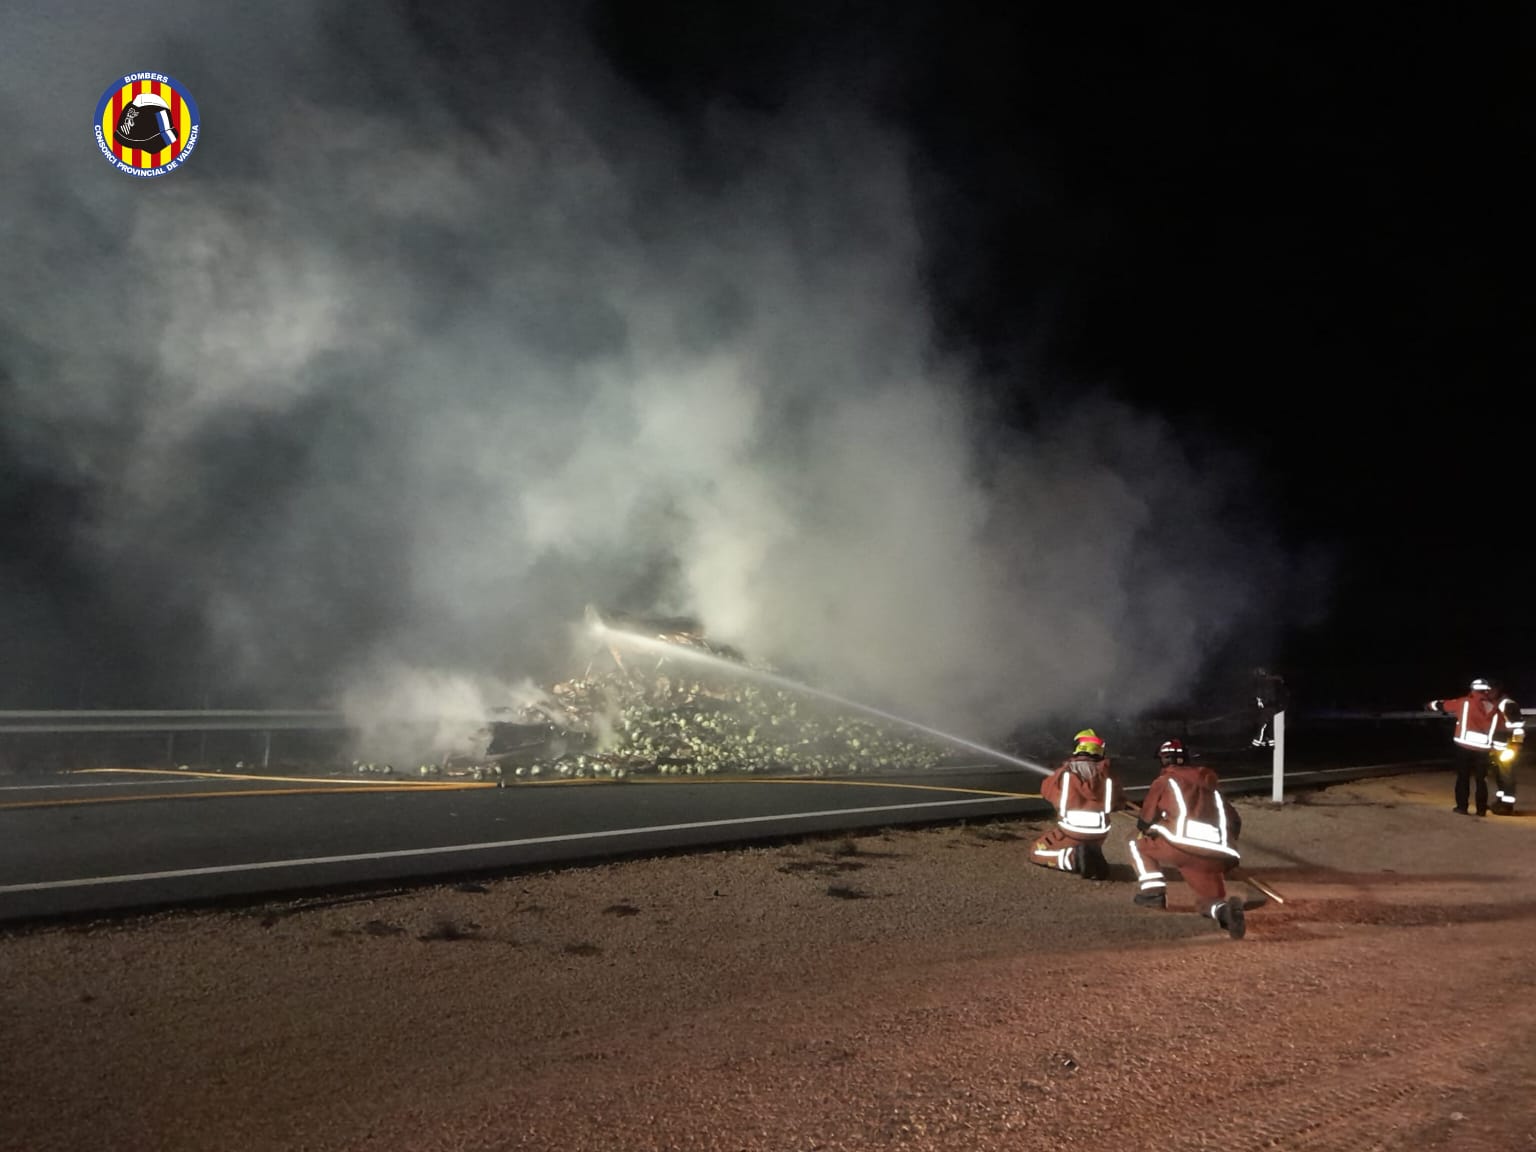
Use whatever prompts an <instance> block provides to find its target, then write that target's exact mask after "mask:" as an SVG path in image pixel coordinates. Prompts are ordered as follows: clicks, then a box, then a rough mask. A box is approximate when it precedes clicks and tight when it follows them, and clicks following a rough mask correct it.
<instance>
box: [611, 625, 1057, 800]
mask: <svg viewBox="0 0 1536 1152" xmlns="http://www.w3.org/2000/svg"><path fill="white" fill-rule="evenodd" d="M586 619H587V627H588V629H589V631H590V632H591V633H592V634H593V635H594V636H596V637H599V638H601V639H602V641H603V642H604V643H607V644H612V645H615V646H618V647H625V648H633V649H638V650H640V651H643V652H654V653H656V654H658V655H662V656H670V657H675V658H676V659H679V660H688V661H691V662H692V663H695V664H702V665H704V666H706V667H709V668H715V669H717V670H719V671H721V672H727V673H730V674H731V675H733V676H740V677H745V678H747V679H751V680H756V681H758V682H759V683H762V684H771V685H773V686H774V687H776V688H782V689H784V690H785V691H786V692H798V693H801V694H802V695H807V696H816V697H819V698H820V699H822V700H828V701H831V702H832V703H834V704H839V705H841V706H842V707H844V708H849V709H852V710H853V711H855V712H863V713H865V714H866V715H869V716H878V717H880V719H882V720H886V721H888V722H890V723H892V724H897V725H900V726H901V727H903V728H909V729H912V730H913V731H916V732H922V733H925V734H926V735H928V736H932V737H933V738H934V739H936V740H940V741H943V742H944V743H946V744H952V745H954V746H956V747H959V748H965V749H968V750H970V751H972V752H976V753H978V754H980V755H982V756H985V757H987V758H988V759H990V760H1000V761H1002V762H1004V763H1006V764H1013V765H1016V766H1017V767H1020V768H1026V769H1028V770H1029V771H1031V772H1034V773H1037V774H1038V775H1041V776H1049V775H1050V774H1051V770H1050V769H1049V768H1046V767H1045V766H1044V765H1041V764H1036V763H1035V762H1034V761H1033V760H1024V759H1021V758H1020V757H1018V756H1010V755H1009V754H1008V753H1007V752H1003V751H1000V750H999V749H997V748H989V747H987V746H986V745H985V744H978V743H976V742H975V741H974V740H967V739H966V738H965V737H964V736H956V735H954V734H953V733H950V732H942V731H940V730H939V729H937V728H930V727H929V726H928V725H926V724H919V723H918V722H917V721H916V720H909V719H907V718H906V717H905V716H897V715H895V714H894V713H891V712H885V711H883V710H881V709H879V708H874V707H871V706H870V705H868V704H860V703H859V702H858V701H857V700H849V699H847V698H846V697H843V696H838V695H835V694H834V693H831V692H824V691H822V690H821V689H820V688H812V687H811V686H810V685H809V684H802V683H800V682H799V681H797V680H791V679H789V678H788V677H785V676H779V675H776V674H775V673H773V672H764V671H761V670H760V669H757V668H752V667H749V666H747V665H744V664H737V663H735V662H733V661H730V660H725V659H722V658H721V657H719V656H716V655H714V654H713V653H709V652H701V651H699V650H698V649H697V648H690V647H688V646H687V645H686V644H674V643H672V642H670V641H667V640H659V639H656V638H655V637H652V636H642V635H640V634H639V633H637V632H627V631H625V630H624V629H622V628H611V627H609V626H608V625H607V624H605V623H603V621H602V618H601V617H599V616H598V615H597V613H596V612H595V611H593V610H592V609H590V608H589V609H588V610H587V617H586Z"/></svg>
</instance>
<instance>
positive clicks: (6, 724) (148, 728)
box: [0, 708, 351, 735]
mask: <svg viewBox="0 0 1536 1152" xmlns="http://www.w3.org/2000/svg"><path fill="white" fill-rule="evenodd" d="M349 727H351V724H350V723H349V722H348V721H347V719H346V717H345V716H344V715H343V714H342V713H340V712H323V711H309V710H303V709H292V710H287V711H262V710H258V709H250V708H228V709H223V710H206V709H205V710H197V711H193V710H185V711H182V710H166V711H136V710H130V711H109V710H105V709H77V710H73V711H9V712H7V711H0V735H4V734H11V733H55V734H57V733H68V732H279V731H288V732H295V731H307V732H336V731H342V730H344V729H346V728H349Z"/></svg>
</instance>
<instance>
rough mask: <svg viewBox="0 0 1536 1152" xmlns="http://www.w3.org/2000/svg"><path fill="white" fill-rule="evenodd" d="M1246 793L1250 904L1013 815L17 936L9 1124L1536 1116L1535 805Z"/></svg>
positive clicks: (1233, 1143) (1190, 1131)
mask: <svg viewBox="0 0 1536 1152" xmlns="http://www.w3.org/2000/svg"><path fill="white" fill-rule="evenodd" d="M1450 794H1451V781H1450V777H1449V776H1448V775H1447V774H1445V773H1430V774H1422V775H1414V776H1404V777H1394V778H1388V779H1381V780H1372V781H1360V782H1356V783H1351V784H1347V785H1340V786H1336V787H1333V788H1330V789H1327V790H1325V791H1319V792H1315V793H1311V794H1308V795H1306V796H1303V797H1301V798H1300V799H1301V801H1302V802H1298V803H1293V804H1287V805H1285V806H1284V807H1282V808H1280V809H1275V808H1274V807H1272V806H1271V805H1270V804H1268V803H1267V802H1265V801H1260V800H1243V801H1240V802H1239V803H1240V805H1241V806H1242V807H1243V810H1244V811H1243V817H1244V842H1243V845H1242V847H1243V850H1244V865H1245V868H1246V869H1247V871H1248V872H1249V873H1250V874H1251V875H1252V876H1254V877H1256V878H1258V879H1260V880H1262V881H1263V882H1264V883H1265V884H1266V885H1267V886H1268V887H1270V888H1271V889H1272V890H1273V891H1274V892H1276V893H1278V894H1279V895H1280V896H1281V897H1282V898H1283V900H1284V903H1283V904H1280V903H1276V902H1274V901H1270V900H1266V898H1264V897H1263V896H1262V895H1261V894H1260V893H1259V891H1258V889H1256V888H1251V887H1249V886H1247V885H1245V884H1242V883H1237V884H1234V885H1233V890H1234V891H1236V892H1239V893H1242V894H1245V895H1248V896H1249V897H1250V901H1249V908H1250V911H1249V913H1248V935H1247V937H1246V938H1245V939H1244V940H1242V941H1232V940H1229V939H1228V938H1227V937H1226V935H1225V934H1224V933H1222V932H1220V931H1219V930H1218V929H1216V928H1215V926H1214V925H1213V924H1212V923H1211V922H1210V921H1209V920H1204V919H1201V918H1199V917H1197V916H1195V915H1193V913H1192V911H1191V910H1190V905H1189V898H1188V893H1187V891H1186V890H1184V888H1183V886H1182V885H1180V884H1175V885H1174V886H1173V888H1172V889H1171V891H1170V904H1171V908H1170V910H1169V911H1168V912H1166V913H1158V912H1152V911H1148V910H1143V909H1137V908H1134V907H1133V906H1132V905H1131V902H1130V897H1131V892H1132V890H1133V888H1132V885H1131V884H1130V882H1129V877H1130V872H1129V867H1128V865H1127V864H1126V863H1125V861H1126V853H1125V850H1124V843H1123V842H1124V838H1125V835H1126V833H1127V832H1128V831H1129V829H1128V828H1121V829H1120V830H1119V832H1118V834H1117V837H1116V839H1115V840H1114V841H1113V842H1112V844H1111V846H1110V849H1109V856H1110V859H1111V860H1112V861H1113V862H1115V864H1116V869H1115V877H1114V879H1112V880H1111V881H1110V882H1107V883H1090V882H1086V881H1081V880H1078V879H1076V878H1075V877H1070V876H1066V875H1062V874H1057V873H1048V872H1046V871H1044V870H1042V869H1039V868H1035V867H1033V866H1031V865H1030V864H1029V863H1028V861H1027V853H1028V849H1029V845H1030V842H1031V839H1032V837H1033V835H1034V834H1035V832H1036V830H1037V829H1038V828H1039V827H1040V825H1039V824H1037V823H1033V822H1029V821H1023V820H1014V821H999V822H993V823H985V824H971V825H966V826H952V827H944V828H931V829H905V830H891V831H887V832H879V833H870V834H861V835H857V836H851V837H841V838H826V839H817V840H804V841H798V842H794V843H782V844H773V845H765V846H761V847H754V848H746V849H739V850H735V851H730V852H699V853H691V854H685V855H677V856H671V857H665V858H659V859H649V860H635V861H626V862H615V863H606V864H598V865H593V866H587V867H579V868H578V867H573V868H562V869H558V870H551V871H547V872H539V873H530V874H523V875H517V876H510V877H506V878H504V879H500V880H495V881H490V882H486V883H483V884H478V885H466V886H461V887H454V886H444V887H437V888H422V889H415V890H412V891H410V892H405V893H400V894H397V895H385V896H376V897H371V898H368V899H353V900H347V901H343V902H334V903H326V902H323V901H301V902H293V903H285V904H270V905H264V906H260V907H248V908H242V909H238V910H222V911H201V912H179V913H167V914H163V915H156V916H152V917H142V918H137V919H129V920H119V921H113V922H103V923H101V924H96V925H75V926H56V927H48V928H40V929H32V930H29V931H22V932H12V933H10V934H7V935H0V973H3V979H0V1021H3V1024H0V1027H3V1029H4V1043H3V1044H0V1149H5V1150H11V1149H15V1150H18V1152H19V1150H26V1152H45V1150H50V1149H70V1150H73V1149H103V1148H107V1149H113V1150H115V1152H130V1150H138V1149H144V1150H158V1152H169V1150H179V1149H208V1150H214V1149H217V1150H220V1152H232V1150H239V1149H263V1150H265V1149H284V1150H292V1149H315V1150H327V1152H329V1150H343V1149H379V1150H382V1149H390V1150H394V1149H411V1150H417V1149H420V1150H428V1149H463V1150H469V1149H484V1150H492V1149H550V1150H555V1149H559V1150H562V1152H580V1150H584V1149H604V1150H607V1149H613V1150H620V1149H622V1150H631V1149H636V1150H639V1149H678V1150H684V1149H700V1150H705V1149H708V1150H715V1149H739V1150H743V1152H755V1150H763V1152H768V1150H772V1152H788V1150H791V1149H794V1150H810V1149H826V1150H833V1149H844V1150H864V1149H887V1148H901V1149H954V1150H956V1152H959V1150H962V1149H964V1150H971V1152H986V1150H990V1149H1005V1148H1006V1149H1010V1150H1018V1149H1034V1148H1040V1149H1060V1148H1063V1147H1077V1148H1085V1149H1099V1148H1103V1149H1123V1148H1127V1147H1158V1148H1162V1149H1173V1150H1181V1149H1202V1148H1210V1149H1216V1148H1220V1149H1224V1150H1227V1152H1242V1150H1245V1149H1255V1150H1257V1149H1269V1148H1281V1147H1283V1148H1286V1149H1304V1150H1305V1149H1313V1150H1331V1149H1350V1150H1352V1152H1354V1150H1362V1152H1363V1150H1372V1149H1376V1150H1396V1149H1403V1150H1407V1149H1437V1148H1444V1149H1457V1150H1477V1149H1488V1150H1490V1152H1491V1150H1498V1152H1509V1150H1512V1149H1519V1148H1536V1091H1533V1089H1536V996H1532V994H1531V987H1532V985H1533V984H1536V960H1533V959H1532V957H1536V888H1533V885H1532V880H1533V879H1536V838H1533V835H1536V817H1533V816H1530V815H1526V814H1521V815H1517V816H1513V817H1503V818H1488V819H1483V820H1478V819H1475V818H1469V817H1460V816H1456V815H1454V814H1452V813H1451V811H1450Z"/></svg>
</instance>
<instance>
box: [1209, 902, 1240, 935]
mask: <svg viewBox="0 0 1536 1152" xmlns="http://www.w3.org/2000/svg"><path fill="white" fill-rule="evenodd" d="M1213 915H1214V916H1215V918H1216V923H1218V924H1220V925H1221V926H1222V927H1223V928H1225V929H1226V930H1227V935H1228V936H1230V937H1232V939H1234V940H1241V939H1242V938H1243V934H1244V933H1245V932H1247V931H1248V917H1247V914H1246V913H1244V911H1243V898H1242V897H1241V896H1228V897H1227V902H1226V903H1225V904H1218V905H1216V907H1215V908H1214V909H1213Z"/></svg>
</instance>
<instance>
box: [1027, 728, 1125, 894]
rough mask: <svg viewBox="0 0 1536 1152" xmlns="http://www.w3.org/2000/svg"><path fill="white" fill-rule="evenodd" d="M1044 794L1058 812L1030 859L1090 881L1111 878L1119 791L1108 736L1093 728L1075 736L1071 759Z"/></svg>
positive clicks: (1043, 786)
mask: <svg viewBox="0 0 1536 1152" xmlns="http://www.w3.org/2000/svg"><path fill="white" fill-rule="evenodd" d="M1040 795H1041V796H1043V797H1044V798H1045V799H1046V800H1047V801H1048V802H1049V803H1050V805H1051V807H1052V808H1054V809H1055V810H1056V826H1055V827H1054V828H1052V829H1051V830H1050V831H1049V832H1047V833H1046V834H1045V835H1044V836H1042V837H1040V839H1038V840H1036V841H1035V844H1034V847H1033V848H1031V849H1030V853H1029V858H1030V860H1031V861H1033V862H1034V863H1036V864H1039V865H1040V866H1041V867H1042V868H1057V869H1060V870H1061V871H1063V872H1073V873H1076V874H1077V875H1078V876H1081V877H1082V878H1083V879H1085V880H1107V879H1109V861H1107V860H1106V859H1105V858H1104V840H1105V839H1106V838H1107V837H1108V836H1109V818H1110V813H1112V812H1113V811H1114V810H1115V806H1116V805H1117V804H1118V803H1119V802H1120V789H1119V787H1118V785H1117V784H1116V782H1115V778H1114V776H1113V775H1111V773H1110V764H1109V757H1108V755H1106V750H1105V747H1104V740H1103V738H1102V737H1100V736H1099V734H1098V733H1097V732H1095V731H1094V730H1093V729H1092V728H1084V729H1083V730H1082V731H1081V732H1079V733H1078V734H1077V735H1076V736H1074V737H1073V744H1072V755H1071V756H1069V757H1067V759H1066V760H1064V761H1062V763H1061V765H1060V767H1058V768H1057V769H1056V771H1054V772H1052V773H1051V774H1050V775H1049V776H1047V777H1046V779H1045V782H1044V783H1043V784H1041V785H1040Z"/></svg>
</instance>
